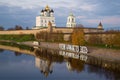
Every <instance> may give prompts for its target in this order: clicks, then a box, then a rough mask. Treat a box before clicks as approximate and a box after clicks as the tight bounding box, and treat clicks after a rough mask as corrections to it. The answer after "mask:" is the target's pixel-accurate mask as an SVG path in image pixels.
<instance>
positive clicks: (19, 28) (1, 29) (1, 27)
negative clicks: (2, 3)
mask: <svg viewBox="0 0 120 80" xmlns="http://www.w3.org/2000/svg"><path fill="white" fill-rule="evenodd" d="M4 30H5V28H4V27H3V26H0V31H4ZM6 30H29V27H28V26H27V27H26V28H25V29H24V28H23V27H22V26H21V25H15V27H10V28H8V29H6Z"/></svg>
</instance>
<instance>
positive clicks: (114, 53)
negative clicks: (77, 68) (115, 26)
mask: <svg viewBox="0 0 120 80" xmlns="http://www.w3.org/2000/svg"><path fill="white" fill-rule="evenodd" d="M7 42H10V41H7ZM16 43H17V44H23V45H28V46H32V47H33V46H36V47H43V48H48V49H56V50H59V44H58V43H49V42H40V46H37V45H34V44H33V41H27V42H16ZM87 48H88V51H89V53H88V54H86V55H89V56H93V57H96V58H101V59H103V60H107V61H117V62H118V61H120V50H115V49H106V48H98V47H93V46H87Z"/></svg>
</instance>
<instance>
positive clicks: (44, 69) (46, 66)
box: [35, 57, 53, 77]
mask: <svg viewBox="0 0 120 80" xmlns="http://www.w3.org/2000/svg"><path fill="white" fill-rule="evenodd" d="M35 66H36V67H37V68H38V69H39V70H40V71H41V73H43V74H44V75H45V76H46V77H47V76H48V75H49V73H50V74H51V73H52V72H53V63H52V62H51V61H49V60H43V59H40V58H37V57H36V58H35Z"/></svg>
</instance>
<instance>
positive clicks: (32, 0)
mask: <svg viewBox="0 0 120 80" xmlns="http://www.w3.org/2000/svg"><path fill="white" fill-rule="evenodd" d="M119 3H120V0H0V10H1V11H0V25H2V26H4V27H5V28H9V27H14V26H15V25H21V26H24V27H27V26H29V27H30V28H31V27H32V26H35V17H36V16H38V15H39V14H40V11H41V9H43V8H44V7H45V6H46V5H49V6H50V7H51V8H52V9H54V11H55V17H56V24H57V26H60V27H62V26H63V27H64V26H65V25H66V19H67V16H68V15H69V13H70V12H72V13H73V14H74V15H75V16H76V22H77V24H83V25H84V26H86V27H97V25H98V23H99V22H100V21H101V22H102V23H103V25H104V27H105V28H109V27H120V4H119Z"/></svg>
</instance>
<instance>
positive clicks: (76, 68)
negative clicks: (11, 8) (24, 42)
mask: <svg viewBox="0 0 120 80" xmlns="http://www.w3.org/2000/svg"><path fill="white" fill-rule="evenodd" d="M6 48H7V49H10V50H11V49H13V50H16V51H17V49H14V48H11V47H10V48H9V47H6ZM10 50H5V49H0V80H120V72H115V71H112V70H110V69H106V68H102V67H100V66H99V67H98V66H96V65H91V64H90V63H88V59H89V58H88V57H85V58H83V59H82V60H80V59H75V58H74V59H73V58H68V57H65V56H64V57H63V56H61V55H57V54H55V53H58V51H56V52H55V51H53V52H52V51H48V50H42V49H39V50H33V49H31V50H27V51H25V50H22V49H19V51H21V52H25V53H20V52H16V51H10ZM30 52H32V53H30ZM53 53H54V54H53ZM86 60H87V61H86ZM89 62H90V61H89ZM85 63H88V64H85ZM106 65H107V64H106Z"/></svg>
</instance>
